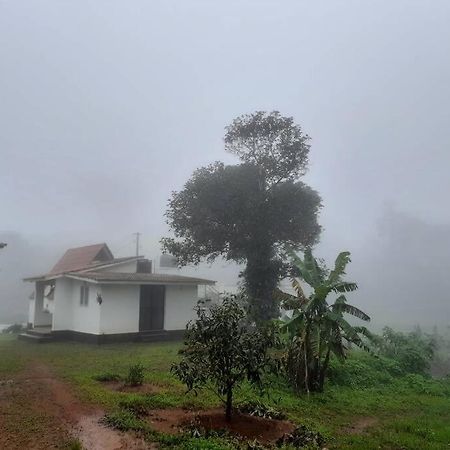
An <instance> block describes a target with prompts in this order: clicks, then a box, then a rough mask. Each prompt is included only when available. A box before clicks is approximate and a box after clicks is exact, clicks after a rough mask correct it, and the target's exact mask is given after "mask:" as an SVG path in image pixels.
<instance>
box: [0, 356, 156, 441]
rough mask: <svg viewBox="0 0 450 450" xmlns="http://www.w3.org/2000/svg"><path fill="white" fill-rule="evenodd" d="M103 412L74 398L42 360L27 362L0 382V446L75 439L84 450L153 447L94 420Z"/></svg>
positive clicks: (69, 389) (68, 388) (64, 384)
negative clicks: (12, 374)
mask: <svg viewBox="0 0 450 450" xmlns="http://www.w3.org/2000/svg"><path fill="white" fill-rule="evenodd" d="M103 413H104V412H103V411H102V410H101V409H98V408H96V407H95V406H93V405H88V404H85V403H82V402H80V400H78V399H77V398H76V396H75V395H74V394H73V392H72V389H71V388H70V387H69V386H68V385H67V384H66V383H64V382H63V381H62V380H60V379H58V378H57V377H56V376H55V375H54V374H53V372H51V370H50V369H49V368H48V367H47V366H44V365H41V364H38V363H33V364H30V365H29V366H28V368H27V369H26V370H25V371H24V372H22V373H20V374H19V375H17V376H15V377H14V378H12V379H6V380H2V382H1V385H0V449H4V450H16V449H17V450H19V449H20V450H24V449H27V450H43V449H60V448H63V447H64V445H66V444H67V443H68V442H70V440H71V439H73V438H78V439H79V440H80V442H81V443H82V444H83V446H84V447H85V448H86V449H89V450H141V449H148V448H156V447H154V446H151V444H148V443H145V442H144V441H143V440H141V439H138V438H136V437H134V436H131V435H129V434H126V433H120V432H118V431H116V430H112V429H110V428H107V427H105V426H103V425H101V424H100V423H99V419H100V418H101V417H102V416H103Z"/></svg>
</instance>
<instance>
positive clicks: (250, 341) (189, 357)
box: [171, 296, 275, 420]
mask: <svg viewBox="0 0 450 450" xmlns="http://www.w3.org/2000/svg"><path fill="white" fill-rule="evenodd" d="M197 317H198V318H197V320H196V321H195V322H193V323H190V324H189V325H188V329H187V332H186V341H185V347H184V349H183V350H181V353H182V355H183V358H182V360H181V361H180V362H179V363H178V364H174V365H173V366H172V369H171V371H172V372H173V373H174V374H175V375H176V376H177V377H178V378H179V379H180V380H181V381H182V382H183V383H185V384H186V385H187V387H188V390H193V391H196V390H197V389H200V388H202V387H204V386H205V385H208V384H210V385H212V386H213V388H214V390H215V393H216V394H217V395H218V396H219V397H220V398H221V400H222V401H223V403H224V405H225V415H226V419H227V420H230V419H231V414H232V401H233V391H234V390H235V389H236V388H238V387H239V385H240V384H241V383H242V382H243V381H244V380H248V381H249V382H250V383H252V384H257V385H258V384H259V385H260V384H261V376H262V373H263V371H264V369H265V368H266V367H267V366H268V362H269V356H268V354H267V351H268V349H269V348H270V347H271V346H272V345H273V343H274V341H275V335H274V334H273V333H272V331H273V328H267V329H265V330H259V329H256V328H254V327H252V326H251V325H250V324H249V323H248V322H247V320H246V314H245V311H244V309H243V308H242V307H241V306H240V305H239V303H238V301H237V298H236V297H235V296H230V297H226V298H225V299H224V300H223V303H222V304H221V305H213V306H212V307H211V309H209V310H208V309H205V308H204V307H202V306H200V305H199V306H198V307H197Z"/></svg>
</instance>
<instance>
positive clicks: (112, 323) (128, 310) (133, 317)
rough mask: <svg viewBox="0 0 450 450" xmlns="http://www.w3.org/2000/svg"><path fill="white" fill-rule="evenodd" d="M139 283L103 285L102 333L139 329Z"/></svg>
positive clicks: (133, 331)
mask: <svg viewBox="0 0 450 450" xmlns="http://www.w3.org/2000/svg"><path fill="white" fill-rule="evenodd" d="M139 293H140V286H139V285H111V284H110V285H107V284H104V285H102V299H103V301H102V305H101V312H100V333H135V332H138V331H139Z"/></svg>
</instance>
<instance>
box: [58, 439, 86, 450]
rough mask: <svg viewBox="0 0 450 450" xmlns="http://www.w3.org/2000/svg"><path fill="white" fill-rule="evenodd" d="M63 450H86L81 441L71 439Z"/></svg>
mask: <svg viewBox="0 0 450 450" xmlns="http://www.w3.org/2000/svg"><path fill="white" fill-rule="evenodd" d="M61 449H62V450H85V449H84V447H83V444H82V443H81V442H80V440H79V439H76V438H74V439H70V440H69V441H68V442H66V443H65V444H64V445H63V446H62V447H61Z"/></svg>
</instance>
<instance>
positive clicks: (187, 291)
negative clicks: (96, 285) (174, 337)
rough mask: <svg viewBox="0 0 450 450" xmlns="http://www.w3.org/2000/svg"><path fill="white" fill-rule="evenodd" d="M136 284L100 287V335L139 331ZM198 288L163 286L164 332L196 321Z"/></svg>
mask: <svg viewBox="0 0 450 450" xmlns="http://www.w3.org/2000/svg"><path fill="white" fill-rule="evenodd" d="M139 296H140V286H139V285H117V284H116V285H111V284H110V285H107V284H104V285H102V299H103V302H102V305H101V307H100V308H101V312H100V333H136V332H138V331H139ZM196 304H197V286H166V297H165V310H164V329H165V330H184V329H185V328H186V324H187V322H188V321H189V320H191V319H193V318H195V311H194V307H195V305H196Z"/></svg>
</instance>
